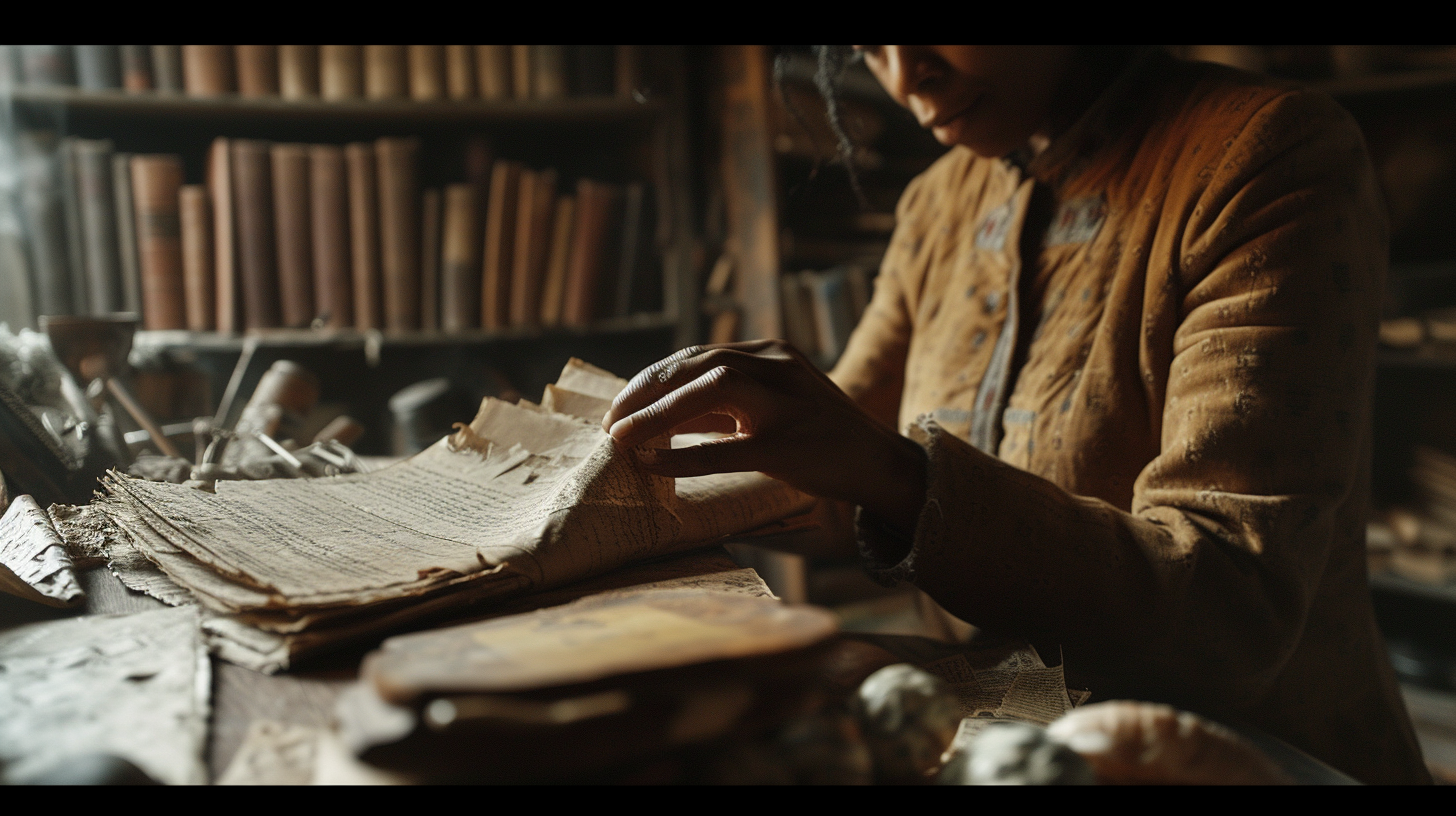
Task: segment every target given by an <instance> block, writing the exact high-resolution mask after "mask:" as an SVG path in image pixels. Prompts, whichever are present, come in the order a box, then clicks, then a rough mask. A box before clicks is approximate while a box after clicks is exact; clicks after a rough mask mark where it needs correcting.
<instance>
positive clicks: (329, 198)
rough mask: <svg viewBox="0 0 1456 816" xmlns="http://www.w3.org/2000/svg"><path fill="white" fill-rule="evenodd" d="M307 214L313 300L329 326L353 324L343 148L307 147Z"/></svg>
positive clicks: (336, 326) (335, 327)
mask: <svg viewBox="0 0 1456 816" xmlns="http://www.w3.org/2000/svg"><path fill="white" fill-rule="evenodd" d="M308 189H309V195H310V204H309V217H310V219H311V222H312V224H311V230H310V231H311V233H312V235H313V281H314V301H315V305H316V307H317V309H318V315H319V318H320V319H322V320H323V321H324V322H325V323H326V324H327V325H328V326H329V328H334V329H340V328H345V327H348V326H352V325H354V296H353V287H352V286H351V285H350V276H351V270H350V267H349V185H348V169H347V167H346V165H345V162H344V149H343V148H342V147H339V146H338V145H312V146H311V147H309V185H308Z"/></svg>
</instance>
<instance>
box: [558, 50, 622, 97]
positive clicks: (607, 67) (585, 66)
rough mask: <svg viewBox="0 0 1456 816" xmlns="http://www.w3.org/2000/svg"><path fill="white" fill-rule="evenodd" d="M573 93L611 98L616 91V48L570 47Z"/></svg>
mask: <svg viewBox="0 0 1456 816" xmlns="http://www.w3.org/2000/svg"><path fill="white" fill-rule="evenodd" d="M569 49H570V50H569V52H568V54H569V57H570V60H571V68H572V71H571V80H572V84H571V92H572V94H573V95H575V96H611V95H612V94H613V93H614V92H615V91H616V84H615V81H616V80H615V77H614V76H613V74H614V73H615V71H614V69H615V68H616V61H617V50H616V46H611V45H573V46H569Z"/></svg>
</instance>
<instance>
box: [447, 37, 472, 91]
mask: <svg viewBox="0 0 1456 816" xmlns="http://www.w3.org/2000/svg"><path fill="white" fill-rule="evenodd" d="M445 95H446V96H448V97H449V98H450V99H454V100H457V101H459V100H466V99H475V98H477V97H478V96H479V93H478V92H477V91H476V85H475V54H474V49H473V48H472V47H471V46H468V45H447V46H445Z"/></svg>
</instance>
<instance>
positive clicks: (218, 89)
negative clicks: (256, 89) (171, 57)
mask: <svg viewBox="0 0 1456 816" xmlns="http://www.w3.org/2000/svg"><path fill="white" fill-rule="evenodd" d="M234 76H235V72H234V70H233V47H232V46H231V45H184V46H182V80H183V84H184V87H185V88H186V90H187V95H188V96H226V95H228V94H230V93H232V92H233V91H234V90H235V89H236V82H235V79H234Z"/></svg>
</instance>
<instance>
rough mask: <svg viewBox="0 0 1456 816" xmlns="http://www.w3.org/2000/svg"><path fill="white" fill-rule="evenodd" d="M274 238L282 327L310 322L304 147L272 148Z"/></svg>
mask: <svg viewBox="0 0 1456 816" xmlns="http://www.w3.org/2000/svg"><path fill="white" fill-rule="evenodd" d="M271 159H272V165H273V218H274V224H275V228H274V232H273V234H274V237H275V241H276V244H277V248H278V293H279V300H280V302H281V305H282V313H283V325H284V326H288V327H291V328H303V327H306V326H308V325H309V324H310V323H312V322H313V319H314V317H315V316H316V315H317V312H316V311H315V310H314V304H313V292H314V282H313V238H312V236H311V235H310V232H311V230H310V227H311V226H312V222H311V220H310V217H309V212H308V204H309V190H308V178H309V168H308V145H301V144H275V145H273V149H272V156H271Z"/></svg>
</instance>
